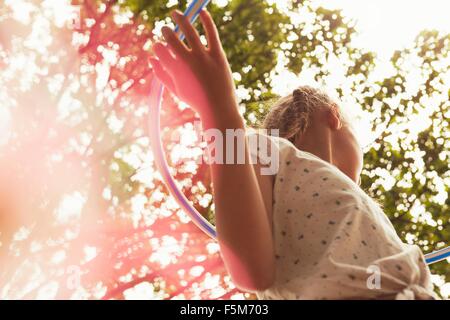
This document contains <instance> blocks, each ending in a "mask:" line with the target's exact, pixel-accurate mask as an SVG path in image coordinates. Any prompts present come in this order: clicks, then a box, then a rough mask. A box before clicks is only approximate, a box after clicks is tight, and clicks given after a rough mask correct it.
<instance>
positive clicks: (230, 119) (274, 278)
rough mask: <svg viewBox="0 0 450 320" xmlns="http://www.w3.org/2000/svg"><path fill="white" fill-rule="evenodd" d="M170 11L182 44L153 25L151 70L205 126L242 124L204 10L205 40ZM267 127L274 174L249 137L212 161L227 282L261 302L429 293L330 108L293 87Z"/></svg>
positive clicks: (325, 100)
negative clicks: (233, 154) (235, 160)
mask: <svg viewBox="0 0 450 320" xmlns="http://www.w3.org/2000/svg"><path fill="white" fill-rule="evenodd" d="M173 18H174V20H175V22H176V23H177V24H179V25H180V28H181V30H182V31H183V33H184V34H185V36H186V39H187V44H185V43H184V42H181V41H180V40H179V39H178V37H177V35H176V34H175V33H174V32H173V31H172V30H171V29H170V28H167V27H164V28H163V29H162V33H163V36H164V38H165V41H166V43H162V42H157V43H155V44H154V46H153V50H154V53H155V55H156V58H152V59H151V64H152V66H153V69H154V72H155V74H156V76H157V77H158V78H159V79H160V80H161V81H162V82H163V83H164V84H165V86H166V87H167V88H168V89H169V90H171V91H172V92H173V93H174V94H175V95H177V96H178V98H180V99H181V100H183V101H184V102H186V103H188V104H189V105H191V106H192V107H194V108H195V109H196V110H197V111H198V113H199V115H200V117H201V120H202V123H203V127H204V129H211V128H214V129H215V130H219V131H220V132H222V133H223V134H224V135H225V133H226V130H227V129H235V130H237V129H241V130H245V126H244V120H243V119H242V117H241V116H240V114H239V112H238V104H237V101H236V96H235V88H234V83H233V78H232V75H231V71H230V67H229V65H228V62H227V59H226V57H225V54H224V52H223V49H222V47H221V43H220V39H219V35H218V32H217V29H216V27H215V25H214V23H213V20H212V19H211V17H210V15H209V14H208V13H207V12H206V11H202V13H201V20H202V23H203V26H204V29H205V32H206V38H207V42H208V44H207V46H205V45H203V44H202V42H201V41H200V37H199V34H198V33H197V31H196V30H195V29H194V28H193V27H192V26H191V25H190V23H189V21H188V20H187V19H186V18H184V17H183V15H182V14H181V12H179V11H175V12H174V13H173ZM264 126H265V128H267V129H279V132H280V136H281V137H273V136H268V135H265V134H262V133H258V135H259V136H260V138H263V139H267V141H269V143H274V144H276V145H277V146H278V152H279V156H278V161H279V167H278V171H277V173H276V174H273V175H262V174H261V170H260V169H261V168H262V167H263V165H262V164H259V163H257V164H255V165H252V164H251V161H250V156H251V155H253V156H259V155H260V152H262V151H261V150H254V149H250V148H249V143H248V141H247V140H246V141H245V160H246V161H245V163H244V164H218V163H214V164H212V165H211V173H212V182H213V192H214V203H215V208H216V211H215V213H216V228H217V236H218V241H219V244H220V249H221V254H222V257H223V259H224V262H225V266H226V268H227V270H228V272H229V273H230V276H231V278H232V280H233V282H234V283H235V284H236V286H237V287H238V288H240V289H241V290H244V291H249V292H254V293H256V294H257V296H258V298H260V299H434V298H436V296H435V294H434V293H433V291H432V285H431V282H430V271H429V269H428V267H427V266H426V264H425V261H424V256H423V254H422V252H421V251H420V249H419V248H418V247H417V246H411V245H406V244H404V243H402V241H401V240H400V238H399V237H398V236H397V234H396V232H395V230H394V228H393V226H392V224H391V223H390V221H389V220H388V219H387V217H386V216H385V215H384V213H383V212H382V210H381V209H380V207H379V206H378V205H377V204H376V202H374V201H373V200H372V199H371V198H370V197H369V196H367V195H366V194H365V193H364V192H363V191H362V190H361V189H360V188H359V186H358V184H357V183H358V182H359V176H360V173H361V169H362V161H363V160H362V159H363V153H362V151H361V149H360V146H359V145H358V142H357V140H356V138H355V136H354V133H353V130H352V128H351V126H350V124H349V123H348V121H346V120H345V118H344V117H343V115H342V112H341V110H340V109H339V107H338V105H337V104H336V103H335V102H334V101H332V100H331V99H330V98H329V97H328V96H327V95H325V94H323V93H321V92H319V91H318V90H315V89H312V88H309V87H301V88H299V89H297V90H295V91H294V92H293V93H292V94H291V95H289V96H287V97H285V98H283V99H281V100H280V101H279V102H278V103H277V104H276V105H275V106H274V107H273V108H272V110H271V111H270V113H269V114H268V116H267V118H266V120H265V122H264ZM224 141H225V139H224ZM233 148H234V146H233ZM223 151H224V152H226V151H227V146H226V145H224V149H223ZM258 151H259V152H258Z"/></svg>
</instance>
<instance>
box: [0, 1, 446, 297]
mask: <svg viewBox="0 0 450 320" xmlns="http://www.w3.org/2000/svg"><path fill="white" fill-rule="evenodd" d="M28 2H29V3H30V4H31V6H32V8H33V9H32V10H31V13H30V19H29V21H28V22H26V21H25V22H24V21H20V20H18V19H17V18H16V17H15V16H14V14H13V13H14V8H12V7H11V6H7V5H2V7H1V8H0V16H1V19H0V44H1V46H0V68H1V69H2V72H1V73H0V96H1V97H3V98H2V100H3V101H2V104H3V106H2V108H4V110H7V113H8V114H9V117H10V118H11V119H12V121H11V126H10V134H9V136H8V139H7V144H3V145H2V144H1V143H2V140H1V139H0V148H1V149H0V150H1V152H0V164H1V171H0V178H1V181H2V184H1V186H0V203H1V206H0V242H1V245H0V261H2V265H3V266H4V267H3V268H2V269H1V270H0V288H1V289H0V297H10V298H11V297H12V298H14V297H21V298H34V297H42V296H51V297H58V298H65V297H85V298H107V299H121V298H124V297H125V296H126V295H125V293H126V292H128V293H130V292H131V293H132V291H129V289H132V288H135V290H137V289H136V288H143V285H144V287H145V288H147V290H150V289H151V291H153V294H154V296H155V297H157V298H166V299H167V298H173V297H185V298H222V299H226V298H230V297H231V296H233V295H237V297H242V295H240V293H239V292H238V291H237V290H236V288H234V287H233V285H232V284H231V283H230V281H229V278H228V277H227V276H226V271H225V268H224V266H223V263H222V261H221V259H220V255H219V253H218V251H217V249H218V248H217V245H216V244H215V243H214V241H212V240H210V239H208V238H207V237H206V236H205V235H203V234H202V233H201V232H200V231H199V230H198V229H197V228H196V227H194V226H193V225H192V223H190V222H189V220H188V219H186V216H185V215H184V213H183V212H182V210H180V208H178V207H177V205H176V204H175V202H174V201H173V199H172V198H171V197H170V196H169V195H168V193H167V190H166V189H165V187H164V185H163V183H162V181H161V178H160V176H159V175H158V173H157V172H156V171H155V168H154V167H153V163H152V154H151V152H150V150H149V139H148V132H147V120H148V119H147V115H148V107H149V106H148V103H147V101H148V94H149V90H150V82H151V80H152V76H153V75H152V71H151V68H150V67H149V64H148V58H149V56H151V43H152V39H154V37H156V36H158V29H159V27H160V26H161V23H171V21H170V19H168V18H166V17H167V16H169V12H170V11H171V10H172V9H173V8H174V6H175V5H172V7H168V2H167V1H164V0H123V1H118V0H101V1H100V0H84V1H81V0H77V1H73V4H74V5H78V6H79V8H81V18H82V19H81V24H80V26H78V27H77V28H76V30H72V29H67V28H66V27H64V26H57V25H55V24H54V23H53V21H54V17H52V16H51V15H50V16H46V15H45V13H44V9H43V8H42V7H40V6H39V5H38V2H37V1H36V2H35V1H31V0H29V1H28ZM170 3H174V2H170ZM176 6H177V7H179V8H185V6H186V1H178V4H176ZM210 11H211V12H212V14H213V18H214V20H215V22H216V24H217V25H218V27H219V30H220V34H221V38H222V42H223V45H224V49H225V51H226V53H227V56H228V58H229V60H230V64H231V67H232V70H233V72H234V75H235V79H236V86H237V87H238V91H239V97H240V101H241V105H242V107H243V115H244V117H245V118H246V120H247V122H248V124H249V126H256V125H258V119H261V118H262V117H263V116H264V114H265V113H266V112H267V109H268V107H269V106H270V104H268V102H270V101H271V99H272V98H274V97H276V94H275V93H274V92H273V83H272V81H271V77H272V76H273V75H274V74H276V72H277V71H276V66H277V61H278V58H279V57H280V55H281V56H282V57H284V58H285V59H286V68H287V69H288V70H290V71H291V72H293V73H295V74H299V73H302V72H305V71H308V72H313V74H314V78H315V80H316V81H317V82H318V83H319V84H324V85H325V84H327V81H328V79H329V78H330V77H331V76H333V74H334V73H335V70H334V64H333V63H331V61H339V62H340V67H341V71H340V72H341V73H342V74H343V75H344V76H345V77H344V78H345V83H342V85H341V86H339V87H338V88H336V90H337V93H338V94H339V95H340V96H341V97H343V98H344V97H345V98H346V99H349V98H350V99H351V101H353V102H354V103H355V105H359V106H360V107H361V108H362V109H363V110H364V111H365V112H366V113H367V114H368V115H370V116H371V117H372V119H373V121H372V128H371V129H372V130H374V131H376V132H378V133H379V136H378V138H377V139H376V141H375V142H374V143H373V144H372V145H370V147H368V148H366V149H367V150H366V151H367V152H366V155H365V166H364V171H363V176H362V187H363V188H364V189H365V190H366V191H367V192H368V193H369V194H370V195H371V196H372V197H373V198H375V199H377V200H378V201H379V202H381V203H382V205H383V208H384V210H385V212H386V214H387V215H388V216H389V218H390V219H391V221H392V222H393V223H394V226H395V227H396V229H397V231H398V233H399V234H400V236H401V237H402V238H403V239H404V240H405V241H407V242H409V243H415V244H418V245H419V246H420V247H421V248H422V249H423V250H424V251H425V252H429V251H432V250H434V249H439V248H441V247H443V246H445V245H446V244H447V243H449V240H450V227H449V222H450V221H449V217H448V212H449V203H450V200H449V196H448V195H449V186H450V183H449V179H450V177H449V142H448V141H449V139H448V138H449V130H448V128H449V124H448V118H449V112H450V109H449V95H450V89H449V55H448V53H449V46H450V38H449V35H447V34H441V33H439V32H437V31H424V32H422V33H421V34H420V35H418V36H417V38H416V41H415V42H414V43H412V44H411V46H410V47H409V48H406V49H403V50H400V51H397V52H395V54H394V55H393V56H392V59H391V68H392V72H391V73H390V74H389V75H387V76H383V77H382V78H380V77H378V78H377V77H375V76H374V70H375V68H376V67H377V64H378V63H379V61H378V60H377V58H376V56H375V54H374V53H372V52H368V51H367V50H364V49H362V48H358V47H355V46H354V45H353V41H352V40H353V38H354V35H355V32H356V30H355V25H354V22H353V21H352V20H350V19H348V18H346V17H344V16H343V15H342V12H340V11H339V10H329V9H324V8H320V7H316V6H314V5H313V3H311V2H309V1H295V0H292V1H291V2H290V10H289V13H286V12H283V11H280V10H279V9H278V8H277V7H276V6H275V5H273V4H271V3H269V2H266V1H261V0H232V1H229V2H228V3H226V4H225V5H223V6H219V5H218V3H216V2H214V1H213V2H212V4H211V6H210ZM40 19H41V20H40ZM38 21H47V22H48V28H47V29H45V30H43V31H40V32H42V35H40V34H39V29H38V28H37V26H38V24H37V22H38ZM44 25H45V24H44ZM5 30H8V32H6V31H5ZM9 30H12V32H9ZM33 30H34V32H33ZM200 30H201V28H200ZM36 33H38V36H40V37H41V38H39V37H38V39H41V43H39V45H37V46H36V45H35V46H33V45H32V43H33V41H32V40H33V39H35V38H36ZM45 34H46V35H47V37H46V36H45ZM42 39H44V40H42ZM74 41H75V42H74ZM17 57H23V59H22V60H20V59H19V60H17V59H18V58H17ZM21 61H22V62H21ZM23 61H27V64H25V65H24V62H23ZM299 85H300V83H299ZM0 115H1V113H0ZM418 118H420V119H429V121H428V126H426V127H423V128H422V127H418V125H417V123H418V122H417V121H416V120H417V119H418ZM196 119H197V117H196V115H195V114H194V113H193V112H192V111H191V110H190V109H189V108H186V107H185V106H183V105H182V104H181V105H180V104H179V103H178V102H177V101H176V99H174V98H173V97H172V96H170V94H167V93H166V95H165V96H164V108H163V114H162V125H161V126H162V128H164V130H163V133H164V145H165V147H166V152H167V154H168V158H169V160H170V163H171V165H172V168H173V174H174V176H175V178H176V180H177V181H179V183H180V186H181V187H182V189H183V191H184V193H185V194H186V196H187V197H188V198H189V199H190V200H191V201H192V202H193V203H194V205H195V207H196V208H197V209H198V210H199V211H200V212H201V213H202V214H203V215H205V216H206V217H208V218H209V219H211V221H213V220H214V219H213V214H212V213H213V211H214V210H213V209H214V208H213V201H212V197H211V185H210V177H209V170H208V168H207V166H205V165H196V164H195V159H196V157H198V155H199V154H201V146H199V145H198V143H195V142H192V141H189V139H187V141H185V142H182V143H180V142H179V139H177V137H178V138H179V137H189V132H192V129H193V125H192V124H193V122H194V121H196ZM181 140H183V139H181ZM180 155H182V158H183V161H181V162H180V161H177V160H179V159H178V158H180ZM80 203H81V204H82V205H81V206H80V208H79V210H78V211H77V210H74V209H73V210H72V209H70V208H72V207H74V206H75V207H76V205H75V204H80ZM68 208H69V209H68ZM71 210H72V211H76V212H72V214H70V212H71ZM64 211H69V214H67V212H66V214H64ZM6 262H7V263H6ZM449 268H450V267H449V264H448V263H440V264H436V265H433V266H432V271H433V273H434V274H437V275H440V276H441V277H442V279H443V281H448V277H450V269H449ZM78 280H79V282H80V283H79V285H73V283H74V282H75V283H77V282H78ZM27 283H28V285H26V284H27ZM148 288H150V289H148ZM127 290H128V291H127ZM131 293H130V294H131ZM247 297H249V296H248V295H247Z"/></svg>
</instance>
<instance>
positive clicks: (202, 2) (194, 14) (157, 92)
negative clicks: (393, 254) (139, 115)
mask: <svg viewBox="0 0 450 320" xmlns="http://www.w3.org/2000/svg"><path fill="white" fill-rule="evenodd" d="M209 2H210V0H194V1H193V2H192V3H191V5H190V6H189V7H188V8H187V9H186V11H185V13H184V15H185V16H187V17H189V21H190V22H191V23H194V22H195V20H197V18H198V16H199V14H200V11H201V10H202V9H203V8H204V7H206V6H207V5H208V3H209ZM175 32H176V33H178V34H179V37H180V39H182V40H183V39H184V35H183V34H182V33H181V32H180V29H179V27H178V26H176V28H175ZM163 93H164V85H163V84H162V83H161V82H160V81H159V80H158V79H157V78H156V77H154V78H153V82H152V85H151V93H150V111H149V134H150V142H151V147H152V151H153V156H154V161H155V165H156V167H157V169H158V170H159V172H160V174H161V176H162V179H163V181H164V182H165V184H166V186H167V188H168V189H169V191H170V193H171V194H172V196H173V197H174V198H175V200H176V201H177V203H178V204H179V206H180V207H181V208H182V209H183V210H184V211H185V212H186V214H187V215H188V216H189V217H190V218H191V219H192V221H193V222H194V223H195V224H196V225H197V227H199V228H200V229H201V230H202V231H203V232H205V233H206V234H207V235H208V236H210V237H211V238H213V239H217V232H216V228H215V227H214V226H213V225H212V224H211V223H210V222H209V221H208V220H207V219H205V218H204V217H203V216H202V215H201V214H200V213H199V212H198V211H197V210H196V209H195V208H194V207H193V206H192V204H191V203H190V202H189V200H188V199H187V198H186V196H185V195H184V194H183V192H181V191H180V189H179V188H178V186H177V183H176V181H175V179H174V178H173V177H172V174H171V173H170V170H169V165H168V164H167V161H166V156H165V152H164V149H163V147H162V143H161V132H160V130H161V128H160V110H161V105H162V97H163ZM449 257H450V247H447V248H444V249H441V250H438V251H434V252H432V253H429V254H426V255H425V261H426V263H427V264H432V263H436V262H439V261H442V260H445V259H447V258H449Z"/></svg>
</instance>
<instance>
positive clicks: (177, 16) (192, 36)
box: [172, 10, 204, 51]
mask: <svg viewBox="0 0 450 320" xmlns="http://www.w3.org/2000/svg"><path fill="white" fill-rule="evenodd" d="M172 17H173V19H174V20H175V22H176V23H177V24H178V26H179V27H180V30H181V31H182V32H183V33H184V35H185V37H186V40H187V42H188V44H189V46H190V47H191V49H192V50H194V51H199V50H202V49H203V48H204V47H203V44H202V42H201V41H200V35H199V34H198V32H197V30H195V28H194V26H193V25H192V24H191V23H190V22H189V20H188V18H186V17H185V16H184V15H183V14H182V13H181V12H179V11H177V10H176V11H174V12H172Z"/></svg>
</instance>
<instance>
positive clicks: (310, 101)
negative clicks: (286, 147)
mask: <svg viewBox="0 0 450 320" xmlns="http://www.w3.org/2000/svg"><path fill="white" fill-rule="evenodd" d="M319 108H321V109H323V108H328V109H330V110H332V112H334V113H335V114H336V116H337V117H338V118H339V119H340V120H341V121H343V122H345V118H344V115H343V114H342V112H341V110H340V108H339V106H338V105H337V103H336V102H335V101H333V99H331V98H330V97H329V96H328V95H327V94H326V93H324V92H322V91H320V90H318V89H315V88H312V87H309V86H302V87H299V88H298V89H295V90H294V92H292V94H290V95H288V96H286V97H283V98H281V99H280V100H278V101H277V102H276V103H275V104H274V105H273V106H272V107H271V108H270V110H269V113H268V114H267V116H266V117H265V119H264V122H263V125H262V127H263V128H264V129H267V130H269V132H270V130H271V129H278V130H279V135H280V137H282V138H285V139H288V140H289V141H291V142H292V143H294V141H295V137H296V136H297V134H299V133H300V134H303V133H305V131H306V129H307V128H308V126H309V124H310V121H311V116H312V114H313V112H314V111H315V110H317V109H319Z"/></svg>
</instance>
